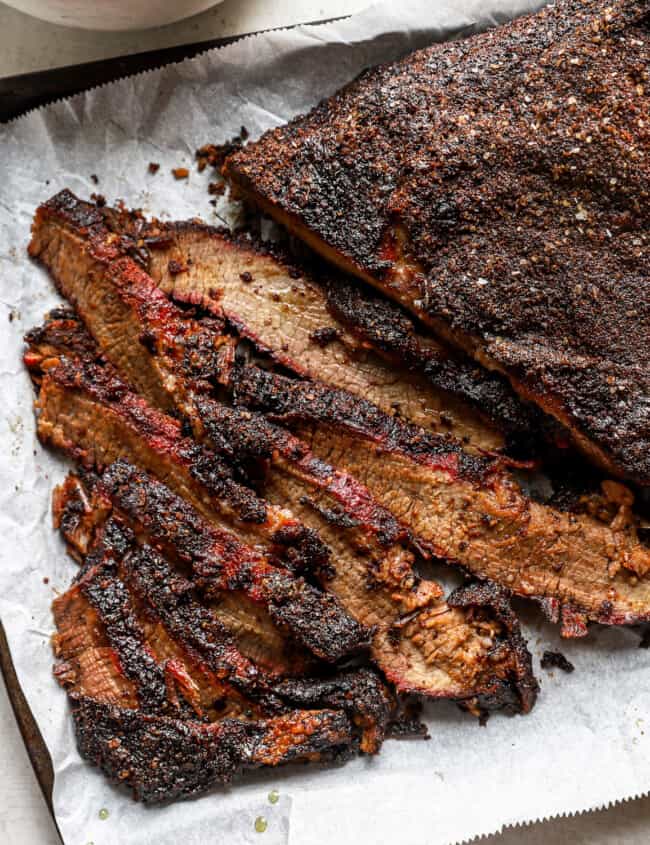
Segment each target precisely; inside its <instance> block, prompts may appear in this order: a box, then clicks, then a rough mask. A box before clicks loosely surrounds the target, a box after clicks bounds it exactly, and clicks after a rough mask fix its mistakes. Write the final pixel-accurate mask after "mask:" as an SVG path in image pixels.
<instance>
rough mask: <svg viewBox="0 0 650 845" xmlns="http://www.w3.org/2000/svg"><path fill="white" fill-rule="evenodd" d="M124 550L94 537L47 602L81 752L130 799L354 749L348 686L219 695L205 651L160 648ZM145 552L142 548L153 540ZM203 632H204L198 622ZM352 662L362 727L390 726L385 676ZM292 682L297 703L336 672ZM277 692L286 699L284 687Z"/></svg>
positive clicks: (186, 790) (350, 682)
mask: <svg viewBox="0 0 650 845" xmlns="http://www.w3.org/2000/svg"><path fill="white" fill-rule="evenodd" d="M109 525H110V523H107V525H106V528H109ZM113 528H115V524H114V525H113ZM118 530H119V528H118ZM126 545H127V546H128V545H129V543H128V540H127V541H126ZM121 552H124V548H122V549H121V551H120V552H118V551H117V550H116V548H115V544H114V542H112V541H110V540H109V541H108V542H107V543H105V542H104V541H103V539H101V540H99V542H98V545H97V546H96V547H95V548H94V549H93V551H92V552H91V554H90V555H89V557H91V558H92V560H88V561H87V562H86V563H85V564H84V568H83V571H82V574H81V576H80V578H79V580H78V583H77V584H76V585H75V586H73V587H72V588H71V589H70V590H68V592H67V593H65V594H64V595H63V596H61V597H59V598H58V599H56V600H55V603H54V614H55V620H56V624H57V629H58V632H57V634H55V636H54V647H55V653H56V655H57V664H56V666H55V675H56V677H57V678H58V680H59V682H60V683H61V684H62V685H63V686H64V687H65V688H66V689H67V690H68V694H69V696H70V699H71V703H72V710H73V718H74V721H75V728H76V732H77V740H78V744H79V749H80V751H81V753H82V755H83V756H85V757H86V758H87V759H89V760H90V761H92V762H93V763H95V764H96V765H99V766H100V767H101V768H102V770H103V771H104V772H105V773H106V774H107V775H108V776H109V777H110V778H111V779H112V780H114V781H116V782H118V783H123V784H126V785H127V786H129V787H130V788H131V789H132V790H133V793H134V796H135V797H136V798H137V799H139V800H144V801H160V800H167V799H171V798H176V797H181V796H187V795H191V794H195V793H198V792H201V791H205V790H206V789H208V788H210V787H211V786H213V785H215V784H220V783H228V782H229V781H230V780H231V779H232V778H233V777H234V776H235V775H238V774H239V772H240V771H241V770H242V769H244V768H249V767H257V766H275V765H279V764H281V763H286V762H293V761H299V760H311V761H313V760H319V759H324V760H327V759H332V758H337V757H341V756H346V755H348V754H349V753H350V751H351V750H353V749H354V747H355V745H356V742H357V740H356V738H355V736H356V734H357V733H358V731H357V729H356V728H355V727H354V726H353V722H352V721H351V719H350V717H349V716H348V715H346V713H347V712H350V711H351V710H353V709H354V704H353V703H351V702H352V699H353V695H352V694H351V695H350V696H349V701H347V702H346V705H345V706H342V702H340V701H339V702H336V703H335V704H334V706H333V707H327V705H325V707H326V709H318V710H312V709H296V708H295V707H293V706H290V705H287V706H285V707H284V708H283V710H284V712H279V713H276V714H273V713H272V712H271V713H265V712H264V710H260V709H259V707H258V705H257V704H255V703H254V702H249V703H246V702H245V701H244V700H241V699H240V698H239V696H238V695H237V694H236V693H235V692H234V691H233V690H232V689H231V690H229V691H228V695H229V698H228V699H224V698H223V695H224V689H225V688H226V686H225V685H224V683H223V682H222V681H221V680H220V679H219V678H218V676H217V675H216V674H215V673H213V672H212V671H211V670H212V666H211V665H210V661H209V652H208V653H207V655H206V653H205V652H203V653H202V654H201V660H200V661H199V660H197V657H196V655H194V654H192V653H191V651H186V650H185V649H184V647H183V646H181V647H178V645H177V644H175V642H174V641H173V640H171V639H169V637H168V638H167V641H166V642H164V641H163V642H162V644H163V646H164V648H162V649H161V637H160V636H159V635H156V632H155V627H153V626H152V622H151V619H147V618H146V617H145V618H144V623H143V624H142V625H141V624H140V620H139V619H138V612H137V610H136V608H137V606H138V603H139V598H138V599H136V600H135V601H134V600H133V594H132V593H131V592H130V589H131V584H130V579H126V580H122V579H121V577H120V575H119V574H118V573H119V572H120V570H121V569H124V566H123V565H124V564H125V565H126V568H128V569H129V570H130V571H131V572H133V571H135V570H138V569H139V567H140V563H141V557H137V556H136V557H133V556H132V555H133V550H129V551H128V552H126V555H125V556H124V557H122V555H121ZM141 552H142V553H144V554H145V555H147V556H148V555H149V554H150V553H151V550H147V549H146V548H143V549H142V550H141ZM145 578H146V573H145ZM172 586H173V582H172V583H171V584H170V583H168V582H162V583H160V584H158V585H157V588H158V589H162V590H165V589H169V591H170V592H172V589H171V588H172ZM187 595H188V593H187V590H185V591H184V592H181V594H180V595H179V596H177V597H176V607H177V609H178V608H179V607H182V608H184V610H185V618H184V623H185V624H186V625H189V626H190V628H191V629H193V628H194V626H196V625H199V627H200V623H202V624H203V625H205V623H206V619H205V614H204V615H203V616H202V617H201V618H195V619H193V618H192V615H191V609H192V604H191V602H189V603H187V602H186V601H184V600H186V599H187ZM148 611H149V612H151V607H150V606H149V607H148ZM165 616H166V614H165ZM166 624H168V622H167V619H166ZM191 633H192V630H190V634H191ZM199 636H201V637H204V636H206V633H205V630H202V631H199ZM170 643H171V647H170ZM170 652H171V654H170ZM356 674H357V677H356V678H355V677H353V675H354V673H348V674H347V676H344V677H343V678H342V679H341V680H340V681H339V682H338V684H339V686H338V689H339V691H340V693H341V695H343V692H342V691H343V690H345V689H347V690H348V692H350V693H354V692H355V691H356V690H357V688H359V692H360V700H361V709H360V710H359V712H358V716H357V718H358V721H359V722H360V723H361V729H362V731H365V730H366V728H365V725H364V724H363V723H365V722H369V721H370V720H371V718H372V714H373V713H375V714H377V715H378V716H379V717H383V719H384V722H383V726H385V723H386V721H387V718H386V712H384V711H387V709H388V708H387V699H386V697H385V695H384V694H383V693H382V692H381V688H380V686H378V685H377V684H375V687H374V688H373V686H372V679H371V678H370V677H369V676H368V673H367V671H366V672H365V673H364V672H359V673H356ZM290 683H295V684H296V685H297V687H298V692H297V693H296V695H295V697H296V698H300V699H301V701H300V704H299V708H300V707H301V706H303V705H304V706H306V707H312V706H313V703H314V701H315V700H317V699H323V700H325V699H330V700H334V698H335V695H334V694H333V692H332V690H333V689H335V688H336V685H337V680H336V679H333V680H332V681H330V682H329V687H328V688H327V689H323V683H324V682H322V681H316V683H315V684H314V687H313V690H311V691H310V690H309V689H308V682H306V681H295V682H290ZM284 693H285V698H286V699H287V700H289V699H290V698H291V694H290V687H287V688H286V689H285V690H284ZM378 693H379V695H378ZM203 695H211V696H214V698H213V699H212V701H211V702H210V707H209V709H208V708H206V710H205V711H204V710H203V709H202V708H201V707H200V705H199V704H197V702H200V701H201V698H202V696H203ZM373 695H374V708H375V709H374V710H371V709H370V708H369V706H368V702H369V701H370V700H372V699H373ZM231 699H234V701H233V700H231ZM337 705H338V706H337ZM244 707H245V708H246V709H244ZM382 708H383V709H382ZM273 709H277V708H273ZM383 726H382V724H380V723H379V722H375V723H373V724H372V725H371V726H370V727H369V728H368V731H369V737H370V741H371V743H375V744H376V743H377V742H381V739H382V738H383ZM374 750H376V748H375V749H374Z"/></svg>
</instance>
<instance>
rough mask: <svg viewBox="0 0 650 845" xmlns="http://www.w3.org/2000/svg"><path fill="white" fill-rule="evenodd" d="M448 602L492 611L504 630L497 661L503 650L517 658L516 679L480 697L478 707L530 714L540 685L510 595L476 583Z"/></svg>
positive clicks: (464, 587)
mask: <svg viewBox="0 0 650 845" xmlns="http://www.w3.org/2000/svg"><path fill="white" fill-rule="evenodd" d="M447 602H448V603H449V604H450V605H451V606H452V607H476V608H485V607H490V608H492V610H493V611H494V614H495V616H496V618H497V619H498V620H499V622H500V623H501V625H502V626H503V631H502V634H501V641H500V642H497V643H496V644H495V645H494V648H493V652H494V653H493V655H492V657H493V659H494V658H495V657H497V655H498V653H499V649H500V648H508V649H512V650H513V651H514V653H515V655H516V657H515V661H514V664H513V677H511V678H509V679H505V680H503V681H501V683H500V684H499V685H497V686H495V688H494V690H491V691H490V692H487V693H484V694H482V695H480V696H478V697H477V705H478V707H479V708H480V709H481V710H483V711H490V710H498V709H500V708H504V709H506V710H509V711H510V712H513V713H519V712H523V713H528V712H529V711H530V710H531V709H532V707H533V705H534V704H535V701H536V699H537V694H538V693H539V684H538V683H537V681H536V679H535V676H534V675H533V660H532V656H531V654H530V652H529V651H528V647H527V644H526V640H525V639H524V638H523V636H522V633H521V629H520V627H519V620H518V619H517V616H516V615H515V613H514V611H513V609H512V606H511V604H510V594H509V593H508V592H507V591H506V590H504V589H503V588H502V587H499V586H497V585H496V584H492V583H489V582H485V581H484V582H477V581H474V582H472V583H470V584H467V585H464V586H462V587H458V589H456V590H454V592H453V593H452V594H451V595H450V596H449V598H448V599H447Z"/></svg>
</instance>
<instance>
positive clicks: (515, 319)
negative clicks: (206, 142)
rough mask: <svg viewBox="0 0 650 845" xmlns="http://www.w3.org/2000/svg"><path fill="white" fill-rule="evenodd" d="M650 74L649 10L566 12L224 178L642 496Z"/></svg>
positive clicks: (379, 71) (412, 64) (459, 45)
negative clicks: (506, 382) (494, 374)
mask: <svg viewBox="0 0 650 845" xmlns="http://www.w3.org/2000/svg"><path fill="white" fill-rule="evenodd" d="M649 65H650V28H649V27H648V3H647V0H621V2H618V3H616V4H612V3H610V2H609V0H560V1H559V2H557V3H554V4H551V5H549V6H547V7H546V8H544V9H543V10H542V11H541V12H539V14H537V15H536V16H530V17H526V18H523V19H520V20H518V21H515V22H513V23H509V24H507V25H506V26H503V27H500V28H499V29H496V30H493V31H491V32H487V33H483V34H480V35H477V36H474V37H472V38H469V39H466V40H463V41H454V42H450V43H446V44H437V45H434V46H432V47H430V48H427V49H425V50H422V51H420V52H417V53H414V54H412V55H410V56H407V57H406V58H405V59H402V60H401V61H398V62H396V63H394V64H390V65H384V66H380V67H378V68H375V69H374V70H370V71H368V72H365V73H363V74H362V75H361V76H360V77H359V78H358V79H357V80H356V81H354V82H352V83H351V84H350V85H348V86H347V87H346V88H344V89H343V90H342V91H340V92H339V93H338V94H336V95H334V96H333V97H331V98H330V99H328V100H326V101H324V102H323V103H321V104H320V105H319V106H317V107H316V108H315V109H314V110H313V111H312V112H311V113H310V114H309V115H307V116H306V117H301V118H297V119H296V120H294V121H292V122H291V123H290V124H288V125H287V126H284V127H281V128H278V129H275V130H272V131H270V132H268V133H266V134H265V135H264V136H263V138H262V139H261V140H260V141H258V142H257V143H255V144H252V145H250V146H248V147H247V148H245V149H244V150H242V151H241V152H238V153H236V154H235V155H233V156H232V157H230V158H229V159H228V160H227V162H226V165H225V170H226V175H227V176H228V177H229V178H230V180H231V181H232V182H233V184H234V185H235V186H236V187H237V189H238V190H239V192H240V193H241V194H243V195H244V197H246V198H248V199H249V200H251V201H252V202H254V203H256V204H257V205H258V206H259V207H261V208H262V209H263V210H264V211H266V212H268V213H270V214H271V215H272V216H273V217H275V218H276V219H277V220H279V221H281V222H282V223H284V224H286V225H287V226H288V227H289V229H290V230H292V231H293V232H295V233H296V234H298V235H299V236H300V237H302V238H303V239H304V240H305V241H307V243H309V244H310V245H311V246H313V247H315V249H316V250H318V251H319V252H320V253H321V254H323V255H324V256H326V257H327V258H328V259H330V260H331V261H333V262H334V263H335V264H337V265H338V266H339V267H341V268H342V269H344V270H345V271H347V272H351V273H354V274H356V275H358V276H360V277H362V278H363V279H365V280H367V281H368V282H370V283H372V284H374V285H376V286H377V287H379V288H381V289H382V290H383V291H385V292H386V293H387V294H388V295H389V296H390V297H392V298H394V299H397V300H399V301H400V302H401V303H402V304H403V305H404V306H406V307H407V308H408V309H410V310H411V311H413V312H414V313H415V314H417V315H418V317H420V318H421V319H422V320H424V321H425V322H426V323H427V324H428V325H429V326H431V327H432V328H433V329H434V330H435V331H436V332H437V333H438V334H439V336H441V337H443V338H445V339H446V340H448V341H451V342H452V343H454V344H455V345H457V346H459V347H461V348H463V349H464V350H465V351H467V352H469V353H470V354H471V355H473V356H474V357H475V358H476V360H477V361H479V362H480V363H482V364H483V365H485V366H486V367H488V368H489V369H492V370H497V371H500V372H502V373H504V374H506V375H507V376H508V377H509V378H510V380H511V383H512V384H513V386H514V387H515V389H516V390H517V391H518V392H519V393H520V394H521V395H522V396H523V397H525V398H527V399H531V400H533V401H535V402H537V403H538V404H539V406H540V407H541V408H542V409H543V410H544V411H546V412H547V413H549V414H551V415H553V416H554V417H556V418H557V419H558V420H559V421H560V422H561V423H562V424H563V425H565V426H566V427H568V428H569V429H570V431H571V433H572V435H573V439H574V440H575V441H576V442H577V444H578V445H579V446H580V447H581V448H582V449H583V450H584V452H585V453H586V454H587V456H588V457H589V458H590V459H591V460H593V461H594V462H596V463H598V464H599V465H601V466H603V467H605V468H606V469H607V470H608V471H611V472H613V473H618V474H619V475H621V476H623V477H626V478H630V479H633V480H635V481H637V482H638V483H640V484H644V485H647V484H649V483H650V356H648V337H650V297H649V296H648V285H649V281H650V261H649V258H650V250H649V241H648V228H647V219H648V215H649V214H650V199H649V198H650V169H649V168H650V156H649V155H648V152H649V150H650V146H649V135H648V126H649V125H650V100H649V98H648V96H647V78H646V71H647V68H648V66H649ZM341 220H344V221H345V224H344V225H341Z"/></svg>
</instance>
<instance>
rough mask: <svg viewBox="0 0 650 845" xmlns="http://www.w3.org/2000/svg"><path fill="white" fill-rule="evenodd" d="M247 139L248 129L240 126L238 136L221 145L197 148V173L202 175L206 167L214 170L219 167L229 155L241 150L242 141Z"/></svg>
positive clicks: (205, 145) (206, 145)
mask: <svg viewBox="0 0 650 845" xmlns="http://www.w3.org/2000/svg"><path fill="white" fill-rule="evenodd" d="M247 139H248V129H246V127H245V126H242V127H241V129H240V130H239V135H235V136H234V137H232V138H230V139H229V140H228V141H225V142H224V143H223V144H204V145H203V146H202V147H199V149H198V150H197V151H196V153H195V156H196V164H197V167H198V170H199V173H202V172H203V171H204V170H205V168H206V167H207V166H208V165H210V167H214V168H215V169H216V168H219V167H221V165H222V164H223V163H224V161H225V160H226V158H227V157H228V156H229V155H230V154H231V153H235V152H237V150H241V148H242V147H243V145H244V141H246V140H247Z"/></svg>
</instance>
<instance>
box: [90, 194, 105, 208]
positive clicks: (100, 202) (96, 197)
mask: <svg viewBox="0 0 650 845" xmlns="http://www.w3.org/2000/svg"><path fill="white" fill-rule="evenodd" d="M90 199H91V200H93V202H94V203H95V205H96V206H97V208H103V207H104V206H105V205H106V197H105V196H104V195H103V194H95V193H92V194H91V195H90Z"/></svg>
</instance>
